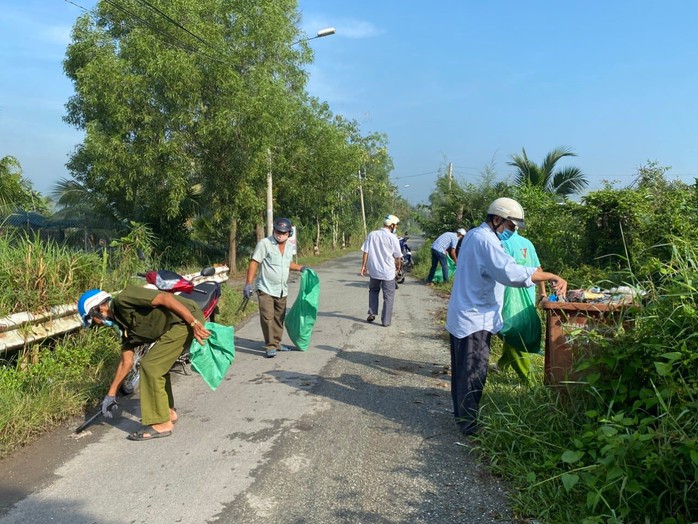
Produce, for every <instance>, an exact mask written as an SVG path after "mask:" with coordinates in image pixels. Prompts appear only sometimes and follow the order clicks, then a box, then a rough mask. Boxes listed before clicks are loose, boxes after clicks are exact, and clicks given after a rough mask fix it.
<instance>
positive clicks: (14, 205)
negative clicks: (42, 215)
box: [0, 156, 48, 214]
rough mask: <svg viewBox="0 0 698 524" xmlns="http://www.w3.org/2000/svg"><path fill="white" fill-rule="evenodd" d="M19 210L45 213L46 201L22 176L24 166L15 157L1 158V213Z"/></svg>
mask: <svg viewBox="0 0 698 524" xmlns="http://www.w3.org/2000/svg"><path fill="white" fill-rule="evenodd" d="M18 209H22V210H25V211H37V212H45V211H47V209H48V206H47V203H46V200H45V199H44V198H43V197H42V196H41V195H40V194H39V193H38V192H37V191H35V190H34V189H33V188H32V185H31V182H29V181H28V180H26V179H25V178H24V177H23V176H22V166H21V165H20V163H19V161H18V160H17V159H16V158H15V157H13V156H5V157H2V158H0V213H1V214H8V213H11V212H13V211H16V210H18Z"/></svg>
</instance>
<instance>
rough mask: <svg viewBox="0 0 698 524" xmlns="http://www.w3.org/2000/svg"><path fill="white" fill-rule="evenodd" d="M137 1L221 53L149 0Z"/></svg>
mask: <svg viewBox="0 0 698 524" xmlns="http://www.w3.org/2000/svg"><path fill="white" fill-rule="evenodd" d="M136 1H137V2H139V3H140V4H142V5H145V6H146V7H148V8H150V9H151V10H152V11H155V12H156V13H157V14H159V15H160V16H161V17H162V18H164V19H165V20H167V21H168V22H170V23H171V24H173V25H175V26H176V27H178V28H180V29H181V30H182V31H184V32H185V33H187V34H189V35H191V36H192V37H194V38H195V39H196V40H198V41H199V42H201V43H202V44H204V45H205V46H206V47H208V48H209V49H212V50H214V51H215V52H216V53H220V50H219V49H217V48H216V47H214V46H213V45H212V44H209V43H208V42H207V41H206V40H204V39H203V38H201V37H200V36H199V35H197V34H195V33H192V32H191V31H190V30H189V29H187V28H186V27H184V26H183V25H182V24H180V23H179V22H177V21H176V20H174V19H172V18H171V17H170V16H169V15H168V14H167V13H165V12H163V11H161V10H160V9H158V8H157V7H155V6H154V5H153V4H151V3H150V2H148V1H147V0H136Z"/></svg>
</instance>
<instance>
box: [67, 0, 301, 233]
mask: <svg viewBox="0 0 698 524" xmlns="http://www.w3.org/2000/svg"><path fill="white" fill-rule="evenodd" d="M150 5H154V7H155V9H156V10H157V11H156V10H154V9H152V8H150ZM295 7H296V4H295V2H294V1H292V0H285V1H278V0H276V1H271V0H266V1H260V2H236V3H233V2H229V1H225V0H203V1H194V0H179V1H176V2H164V1H163V0H153V1H152V2H149V3H142V2H128V7H127V8H125V9H124V8H123V6H120V5H117V4H115V3H114V2H105V1H100V2H99V3H98V4H97V7H96V10H95V13H94V16H92V15H84V16H82V17H81V18H80V19H78V21H77V22H76V24H75V27H74V30H73V42H72V44H71V45H70V46H69V48H68V51H67V58H66V60H65V63H64V66H65V71H66V74H67V75H68V77H69V78H71V80H73V82H74V84H75V91H76V94H75V96H74V97H72V98H71V100H70V101H69V103H68V106H67V107H68V114H67V116H66V121H67V122H69V123H71V124H73V125H75V126H76V127H78V128H80V129H84V130H85V131H86V136H85V141H84V142H83V143H82V144H81V145H80V146H79V147H78V148H77V150H76V152H75V154H74V155H73V156H72V157H71V159H70V162H69V164H68V165H69V169H70V170H71V172H72V174H73V176H74V177H75V178H76V179H77V180H78V181H79V182H81V183H82V184H84V185H85V187H86V188H87V189H88V190H90V191H95V192H98V193H100V194H102V195H103V196H104V198H105V200H106V201H109V202H112V203H113V205H114V207H115V208H116V210H117V211H118V214H119V215H121V216H124V217H128V218H129V219H132V220H137V221H139V222H142V223H145V224H148V225H149V226H150V227H152V228H153V231H154V232H155V233H156V234H157V235H158V236H159V237H160V239H161V243H164V244H173V243H174V244H179V245H182V244H183V243H186V241H187V240H188V237H189V229H188V226H187V224H189V223H190V220H191V218H192V217H193V216H195V215H196V214H197V213H202V214H203V213H209V214H210V216H211V217H212V219H213V220H214V221H215V222H220V221H221V220H223V221H228V222H229V221H230V220H231V219H232V218H234V217H236V216H241V218H243V219H247V220H248V221H249V220H250V216H249V215H250V214H252V212H253V211H255V210H257V209H260V208H261V205H260V202H261V199H260V197H259V194H262V195H263V190H262V191H259V192H257V191H254V188H260V187H262V188H263V185H262V184H260V182H261V180H262V175H263V173H264V172H265V171H266V169H265V168H266V166H267V165H268V160H267V158H268V151H269V150H270V149H271V148H272V146H273V145H274V144H275V143H278V142H279V139H280V138H279V137H280V136H282V134H283V129H284V122H283V120H284V115H286V114H288V113H289V111H288V104H289V103H294V102H293V97H289V93H291V92H293V91H294V90H296V89H298V88H299V87H302V86H303V85H304V81H305V76H304V74H303V73H302V72H301V71H300V69H299V68H298V65H299V63H300V61H301V58H303V57H305V58H307V57H308V54H307V49H305V50H304V49H303V48H301V49H300V50H293V49H290V47H291V46H290V45H289V44H290V42H292V40H293V39H294V38H295V37H297V35H298V30H297V28H296V26H295V23H296V22H297V21H298V13H297V12H296V10H295ZM159 13H165V14H166V15H167V17H164V16H161V15H160V14H159ZM172 20H186V23H185V24H184V25H182V24H179V25H177V24H173V23H172ZM185 26H186V27H185ZM183 27H184V29H186V31H185V30H183V29H182V28H183ZM201 35H205V38H202V36H201ZM289 100H291V102H288V101H289ZM202 193H203V194H205V195H206V199H205V205H204V203H202V202H201V200H202V199H201V198H197V197H200V196H201V195H202ZM197 204H198V207H197ZM204 207H206V209H204ZM245 215H247V216H245Z"/></svg>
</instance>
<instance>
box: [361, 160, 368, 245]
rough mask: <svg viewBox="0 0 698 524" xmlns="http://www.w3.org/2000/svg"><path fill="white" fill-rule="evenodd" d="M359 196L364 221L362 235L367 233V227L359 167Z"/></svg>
mask: <svg viewBox="0 0 698 524" xmlns="http://www.w3.org/2000/svg"><path fill="white" fill-rule="evenodd" d="M359 197H360V198H361V218H362V219H363V221H364V236H367V235H368V229H367V228H366V208H365V207H364V183H363V178H361V170H360V169H359Z"/></svg>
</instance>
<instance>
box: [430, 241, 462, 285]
mask: <svg viewBox="0 0 698 524" xmlns="http://www.w3.org/2000/svg"><path fill="white" fill-rule="evenodd" d="M464 236H465V229H463V228H460V229H459V230H458V231H456V232H455V233H453V232H451V231H446V232H445V233H442V234H441V235H439V236H438V237H437V239H436V240H434V242H433V243H432V244H431V268H430V269H429V275H428V276H427V285H430V284H433V281H434V274H435V273H436V266H437V265H438V264H441V271H442V273H443V277H444V278H443V281H444V282H448V278H449V275H448V258H447V257H449V256H450V257H451V259H452V260H453V263H454V264H458V255H457V254H456V246H457V245H458V241H459V240H460V239H461V238H463V237H464Z"/></svg>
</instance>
